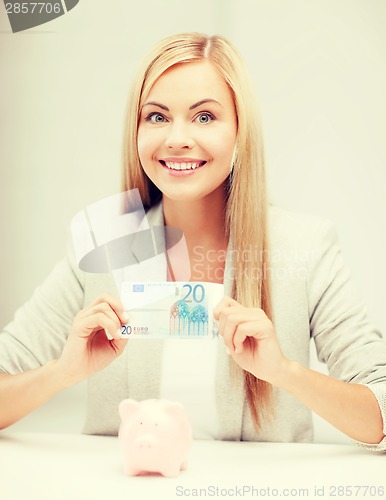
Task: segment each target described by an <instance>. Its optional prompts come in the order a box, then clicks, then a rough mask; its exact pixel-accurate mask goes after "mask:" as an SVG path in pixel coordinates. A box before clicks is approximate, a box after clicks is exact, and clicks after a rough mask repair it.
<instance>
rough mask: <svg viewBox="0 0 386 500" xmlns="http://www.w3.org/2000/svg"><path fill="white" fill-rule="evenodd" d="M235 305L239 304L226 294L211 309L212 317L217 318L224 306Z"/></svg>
mask: <svg viewBox="0 0 386 500" xmlns="http://www.w3.org/2000/svg"><path fill="white" fill-rule="evenodd" d="M235 305H239V303H238V302H237V301H236V300H234V299H232V298H231V297H227V296H225V297H223V298H222V299H221V300H220V302H219V303H218V304H217V306H216V307H215V308H214V309H213V316H214V319H216V320H219V319H220V314H221V311H223V310H224V308H226V307H230V306H235Z"/></svg>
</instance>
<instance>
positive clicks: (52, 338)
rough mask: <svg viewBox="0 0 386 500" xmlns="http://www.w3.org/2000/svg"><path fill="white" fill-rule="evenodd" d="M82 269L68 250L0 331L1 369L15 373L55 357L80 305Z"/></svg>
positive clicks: (59, 351) (82, 285)
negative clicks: (65, 256) (66, 255)
mask: <svg viewBox="0 0 386 500" xmlns="http://www.w3.org/2000/svg"><path fill="white" fill-rule="evenodd" d="M84 279H85V278H84V273H82V272H81V271H79V269H78V267H77V266H76V264H75V262H74V260H73V258H72V252H71V250H70V251H69V254H68V257H67V258H65V259H63V260H62V261H61V262H59V263H58V264H57V266H56V267H55V268H54V270H53V271H52V273H51V274H50V275H49V276H48V278H47V279H46V280H45V282H44V283H43V284H42V285H41V286H39V287H38V288H37V289H36V290H35V292H34V294H33V296H32V297H31V299H30V300H29V301H28V302H26V303H25V304H24V305H23V306H22V307H21V308H20V309H18V310H17V311H16V313H15V316H14V319H13V321H11V322H10V323H8V324H7V325H6V326H5V327H4V329H3V331H1V333H0V372H3V373H9V374H15V373H21V372H24V371H26V370H31V369H33V368H38V367H39V366H42V365H44V364H45V363H47V362H48V361H50V360H52V359H55V358H58V357H59V356H60V354H61V352H62V350H63V346H64V344H65V342H66V340H67V337H68V335H69V333H70V330H71V326H72V323H73V320H74V317H75V316H76V314H77V313H78V312H79V311H80V310H81V309H82V308H83V302H84Z"/></svg>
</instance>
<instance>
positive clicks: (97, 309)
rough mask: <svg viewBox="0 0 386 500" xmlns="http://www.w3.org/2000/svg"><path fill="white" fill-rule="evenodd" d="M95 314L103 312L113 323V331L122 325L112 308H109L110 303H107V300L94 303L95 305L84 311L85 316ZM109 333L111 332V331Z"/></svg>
mask: <svg viewBox="0 0 386 500" xmlns="http://www.w3.org/2000/svg"><path fill="white" fill-rule="evenodd" d="M95 314H104V315H105V316H107V317H108V318H109V319H110V320H111V321H112V322H114V323H115V328H114V332H115V330H118V329H120V328H121V326H122V324H121V322H120V320H119V317H118V316H117V315H116V313H115V311H114V310H113V309H111V306H110V304H107V302H102V303H100V304H96V305H95V306H93V307H91V308H89V309H88V310H87V311H86V316H85V317H90V316H93V315H95ZM111 333H113V331H112V332H111Z"/></svg>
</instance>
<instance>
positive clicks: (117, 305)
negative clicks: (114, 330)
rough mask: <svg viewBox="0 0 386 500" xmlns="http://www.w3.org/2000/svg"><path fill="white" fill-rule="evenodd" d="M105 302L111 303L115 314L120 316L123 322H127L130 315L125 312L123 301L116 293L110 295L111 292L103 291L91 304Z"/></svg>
mask: <svg viewBox="0 0 386 500" xmlns="http://www.w3.org/2000/svg"><path fill="white" fill-rule="evenodd" d="M103 302H106V303H107V304H109V306H110V307H111V309H112V310H113V311H114V312H115V314H116V315H117V316H118V318H119V321H120V322H121V323H122V324H126V323H127V322H128V320H129V315H128V314H127V313H126V312H125V310H124V308H123V304H122V301H121V300H120V299H119V298H118V297H115V296H114V295H110V294H109V293H103V294H102V295H100V296H99V297H97V298H96V299H95V301H94V302H93V303H92V304H91V306H95V305H97V304H101V303H103Z"/></svg>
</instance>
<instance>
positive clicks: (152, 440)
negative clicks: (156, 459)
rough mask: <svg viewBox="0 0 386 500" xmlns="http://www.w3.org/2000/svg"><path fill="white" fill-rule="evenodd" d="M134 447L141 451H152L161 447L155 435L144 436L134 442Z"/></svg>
mask: <svg viewBox="0 0 386 500" xmlns="http://www.w3.org/2000/svg"><path fill="white" fill-rule="evenodd" d="M133 444H134V446H135V447H136V448H139V449H146V448H148V449H151V448H156V447H157V446H159V444H160V443H159V439H158V438H157V437H156V436H154V435H153V434H142V435H140V436H138V437H137V438H136V439H135V440H134V443H133Z"/></svg>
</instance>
